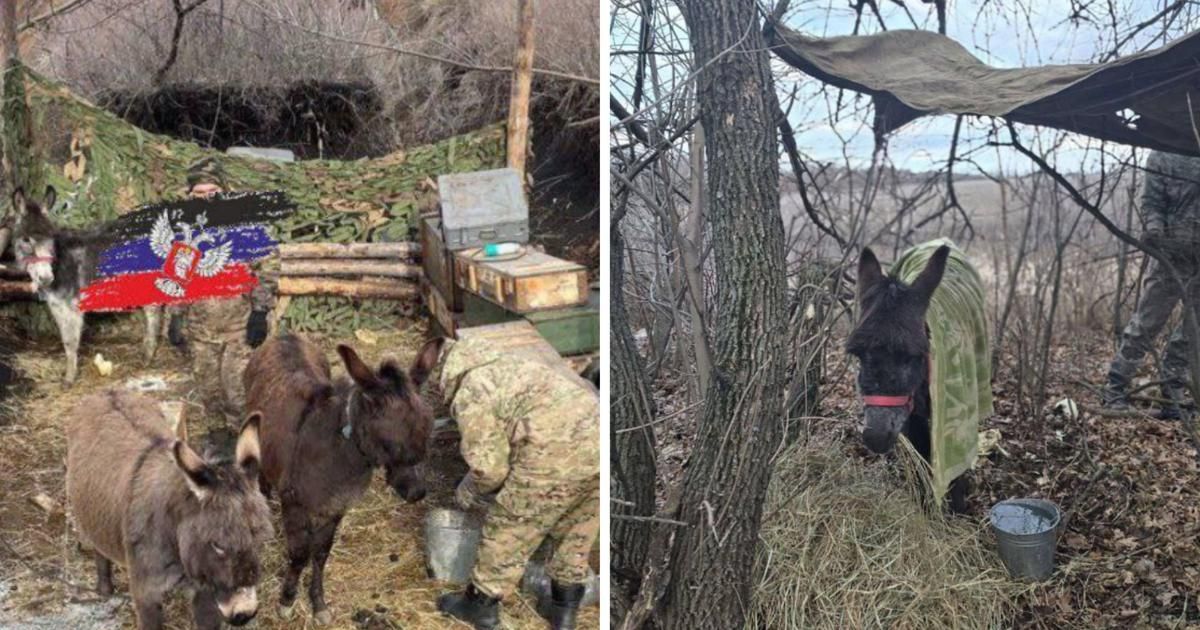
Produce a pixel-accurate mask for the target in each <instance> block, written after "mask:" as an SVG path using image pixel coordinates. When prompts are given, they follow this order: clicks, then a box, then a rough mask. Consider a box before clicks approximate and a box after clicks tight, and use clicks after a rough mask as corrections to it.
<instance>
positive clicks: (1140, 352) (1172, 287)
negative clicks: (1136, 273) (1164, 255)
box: [1103, 262, 1182, 408]
mask: <svg viewBox="0 0 1200 630" xmlns="http://www.w3.org/2000/svg"><path fill="white" fill-rule="evenodd" d="M1181 293H1182V291H1181V288H1180V286H1179V284H1178V283H1177V282H1175V281H1174V280H1173V279H1172V278H1171V277H1170V276H1169V275H1168V274H1167V272H1166V270H1165V269H1162V268H1161V266H1160V265H1159V264H1158V263H1157V262H1152V263H1151V264H1150V269H1149V272H1148V273H1147V274H1146V281H1145V285H1144V287H1143V291H1142V299H1141V300H1140V301H1139V302H1138V305H1137V311H1136V312H1135V313H1134V315H1133V318H1132V319H1130V320H1129V324H1128V325H1126V326H1125V330H1124V332H1122V333H1121V346H1120V348H1118V349H1117V356H1116V357H1115V358H1113V362H1112V365H1111V366H1110V367H1109V370H1108V383H1107V384H1106V385H1105V386H1104V400H1103V402H1104V405H1105V406H1108V407H1114V408H1120V407H1125V406H1128V404H1129V401H1128V391H1129V384H1130V382H1131V381H1132V380H1133V376H1134V375H1135V374H1136V373H1137V370H1138V366H1139V365H1141V363H1142V360H1143V359H1144V358H1145V357H1146V354H1147V353H1148V352H1150V350H1151V349H1152V348H1153V346H1154V340H1155V339H1157V338H1158V335H1159V334H1160V333H1161V332H1162V330H1163V328H1164V327H1165V326H1166V325H1167V320H1169V319H1170V318H1171V313H1172V311H1174V310H1175V306H1176V305H1177V304H1178V303H1179V301H1180V297H1181Z"/></svg>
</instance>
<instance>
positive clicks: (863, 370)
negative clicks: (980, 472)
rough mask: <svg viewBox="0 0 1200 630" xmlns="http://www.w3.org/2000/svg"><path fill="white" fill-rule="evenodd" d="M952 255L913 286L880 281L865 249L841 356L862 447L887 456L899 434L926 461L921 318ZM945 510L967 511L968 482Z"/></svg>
mask: <svg viewBox="0 0 1200 630" xmlns="http://www.w3.org/2000/svg"><path fill="white" fill-rule="evenodd" d="M949 255H950V248H949V247H946V246H942V247H939V248H938V249H937V251H935V252H934V254H933V256H932V257H931V258H930V259H929V263H928V264H927V265H926V266H925V269H923V270H922V271H921V273H920V274H919V275H917V277H916V279H915V280H913V283H912V285H907V284H905V283H903V282H901V281H900V280H897V279H895V278H892V277H890V276H887V275H884V273H883V268H882V267H881V266H880V265H879V260H878V259H877V258H875V253H874V252H872V251H871V249H870V248H865V249H863V251H862V256H861V257H860V258H859V261H858V312H859V319H858V326H856V327H855V329H854V332H852V333H850V338H849V339H848V340H847V342H846V351H847V352H849V353H850V354H852V355H854V356H855V357H857V358H858V361H859V370H858V387H859V392H860V393H861V394H862V396H863V416H864V426H863V442H864V443H865V444H866V445H867V448H869V449H871V451H873V452H875V453H887V452H888V451H890V450H892V447H894V446H895V445H896V439H897V438H898V437H899V436H900V434H901V433H903V434H904V436H905V437H906V438H908V441H909V442H910V443H911V444H912V445H913V448H915V449H916V451H917V452H918V453H920V454H921V457H923V458H924V459H925V461H929V457H930V446H931V444H930V433H929V432H930V424H929V418H930V409H931V408H930V401H929V361H930V357H929V353H930V346H929V334H928V331H927V330H926V328H925V312H926V311H927V310H928V309H929V301H930V299H932V297H933V291H934V290H935V289H937V287H938V285H939V284H941V282H942V276H943V275H944V274H945V272H946V258H947V257H948V256H949ZM949 495H950V496H949V498H950V508H951V509H952V510H954V511H955V512H958V513H963V512H966V509H967V503H966V501H967V498H966V495H967V477H966V476H965V475H963V476H960V477H958V478H957V479H955V480H954V482H953V483H952V484H951V486H950V493H949Z"/></svg>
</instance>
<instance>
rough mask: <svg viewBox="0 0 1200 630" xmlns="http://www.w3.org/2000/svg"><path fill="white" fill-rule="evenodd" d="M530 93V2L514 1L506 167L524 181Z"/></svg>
mask: <svg viewBox="0 0 1200 630" xmlns="http://www.w3.org/2000/svg"><path fill="white" fill-rule="evenodd" d="M532 92H533V0H517V55H516V61H515V63H513V79H512V93H511V95H510V97H509V103H508V165H509V166H510V167H512V168H514V169H516V171H517V173H518V174H520V176H521V181H522V182H524V181H525V157H526V156H527V155H528V154H529V97H530V95H531V94H532Z"/></svg>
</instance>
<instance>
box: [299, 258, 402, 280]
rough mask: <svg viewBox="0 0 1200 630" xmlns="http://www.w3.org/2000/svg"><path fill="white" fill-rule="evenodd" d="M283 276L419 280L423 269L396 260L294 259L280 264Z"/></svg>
mask: <svg viewBox="0 0 1200 630" xmlns="http://www.w3.org/2000/svg"><path fill="white" fill-rule="evenodd" d="M279 275H281V276H385V277H390V278H419V277H421V267H419V266H418V265H416V264H411V263H403V262H399V261H394V260H372V259H366V260H364V259H356V258H317V259H309V258H292V259H287V260H284V261H282V262H280V264H279Z"/></svg>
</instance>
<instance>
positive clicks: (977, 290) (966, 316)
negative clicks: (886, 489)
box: [890, 239, 992, 497]
mask: <svg viewBox="0 0 1200 630" xmlns="http://www.w3.org/2000/svg"><path fill="white" fill-rule="evenodd" d="M942 245H949V246H950V248H951V249H950V258H949V259H948V260H947V262H946V274H945V276H943V278H942V283H941V284H940V285H938V288H937V290H936V291H934V292H933V299H932V300H931V302H930V304H929V310H928V312H927V313H926V315H925V323H926V325H927V326H928V327H929V340H930V345H931V347H932V351H933V356H932V359H931V362H930V363H931V365H930V375H929V395H930V403H931V405H932V407H933V413H932V416H933V417H932V418H931V419H930V432H931V436H930V437H931V439H930V460H931V461H930V467H931V468H932V477H933V479H932V482H933V488H934V494H935V495H936V496H938V497H941V496H942V494H944V493H945V491H946V489H947V488H948V487H949V484H950V482H951V481H953V480H954V478H955V477H958V476H959V475H961V474H963V473H964V472H966V471H968V470H970V469H971V468H973V467H974V466H975V459H976V457H977V455H978V443H979V423H980V422H981V421H982V420H983V419H984V418H987V417H988V416H990V415H991V414H992V357H991V353H990V351H989V348H988V342H989V339H990V337H989V336H988V329H987V312H986V308H987V294H986V293H985V292H984V288H983V280H982V279H981V278H980V277H979V273H978V272H977V271H976V270H975V268H974V267H972V266H971V263H970V261H968V260H967V257H966V255H965V254H964V253H963V252H962V250H960V249H958V248H957V247H955V245H954V243H952V242H951V241H950V240H949V239H937V240H933V241H929V242H927V243H922V244H920V245H917V246H915V247H913V248H911V249H909V250H908V251H906V252H904V253H903V254H902V255H901V256H900V258H899V259H898V260H896V262H895V263H894V264H893V265H892V268H891V274H890V275H891V276H892V277H894V278H898V279H900V280H902V281H904V282H906V283H912V281H913V280H915V279H916V277H917V275H918V274H920V273H921V271H922V270H923V269H925V265H926V264H927V263H928V262H929V259H930V257H932V256H933V252H935V251H936V250H937V249H938V248H939V247H941V246H942Z"/></svg>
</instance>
